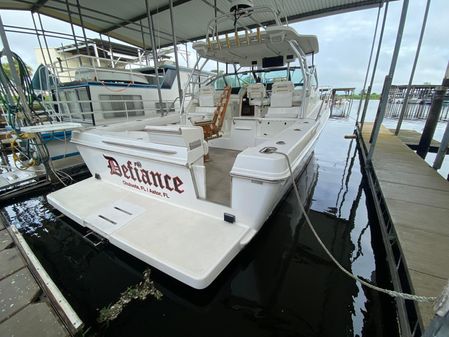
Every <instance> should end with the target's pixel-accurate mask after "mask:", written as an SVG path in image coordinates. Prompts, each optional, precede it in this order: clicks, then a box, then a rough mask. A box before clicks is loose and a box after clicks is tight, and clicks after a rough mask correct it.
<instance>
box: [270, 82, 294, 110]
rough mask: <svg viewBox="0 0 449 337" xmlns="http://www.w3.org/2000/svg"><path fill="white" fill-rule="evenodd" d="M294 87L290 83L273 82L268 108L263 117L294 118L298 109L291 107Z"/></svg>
mask: <svg viewBox="0 0 449 337" xmlns="http://www.w3.org/2000/svg"><path fill="white" fill-rule="evenodd" d="M293 94H294V85H293V82H291V81H281V82H275V83H274V84H273V88H272V92H271V100H270V107H269V108H268V111H267V114H266V115H265V117H268V118H296V117H298V113H299V109H298V107H297V106H293Z"/></svg>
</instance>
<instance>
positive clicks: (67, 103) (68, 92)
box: [60, 87, 92, 121]
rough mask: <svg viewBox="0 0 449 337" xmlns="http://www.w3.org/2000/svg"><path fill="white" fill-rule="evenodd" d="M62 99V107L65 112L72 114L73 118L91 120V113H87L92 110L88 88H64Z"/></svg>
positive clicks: (61, 92) (61, 93)
mask: <svg viewBox="0 0 449 337" xmlns="http://www.w3.org/2000/svg"><path fill="white" fill-rule="evenodd" d="M60 100H61V101H62V103H61V104H60V107H61V108H62V110H63V111H64V114H67V115H69V114H70V117H71V119H74V120H77V121H85V120H90V118H91V117H90V116H89V114H85V113H86V112H92V109H91V105H90V98H89V93H88V88H86V87H81V88H73V89H63V90H61V91H60Z"/></svg>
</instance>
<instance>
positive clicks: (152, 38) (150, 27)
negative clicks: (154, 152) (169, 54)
mask: <svg viewBox="0 0 449 337" xmlns="http://www.w3.org/2000/svg"><path fill="white" fill-rule="evenodd" d="M145 5H146V9H147V19H148V30H149V33H150V41H151V49H152V51H153V61H154V74H155V75H156V85H157V96H158V98H159V106H160V111H161V116H164V115H165V114H164V107H163V105H162V93H161V83H160V80H159V66H158V62H159V60H158V56H157V45H156V37H155V36H154V21H153V16H152V15H151V11H150V3H149V0H146V1H145ZM156 112H157V108H156ZM167 113H168V112H167Z"/></svg>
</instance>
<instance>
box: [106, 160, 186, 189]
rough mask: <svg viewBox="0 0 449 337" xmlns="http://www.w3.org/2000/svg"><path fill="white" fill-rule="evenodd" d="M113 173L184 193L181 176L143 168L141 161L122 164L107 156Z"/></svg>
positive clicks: (129, 161)
mask: <svg viewBox="0 0 449 337" xmlns="http://www.w3.org/2000/svg"><path fill="white" fill-rule="evenodd" d="M103 157H104V158H105V159H106V160H107V163H108V167H109V169H110V172H109V173H110V174H111V175H116V176H119V177H122V178H125V179H128V180H132V181H135V182H139V183H143V184H146V185H148V186H154V187H158V188H160V189H163V190H168V191H175V192H177V193H179V194H181V193H183V192H184V190H183V189H182V185H183V184H184V183H183V181H182V180H181V179H180V178H179V177H177V176H176V177H174V178H172V177H171V176H170V175H168V174H163V173H160V172H157V171H149V170H146V169H144V168H142V164H141V163H140V162H135V163H133V162H132V161H131V160H128V162H127V163H126V164H122V165H120V164H119V163H118V162H117V160H116V159H115V158H113V157H109V156H105V155H103Z"/></svg>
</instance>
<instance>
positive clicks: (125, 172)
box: [122, 165, 130, 179]
mask: <svg viewBox="0 0 449 337" xmlns="http://www.w3.org/2000/svg"><path fill="white" fill-rule="evenodd" d="M122 172H123V176H124V177H125V178H126V179H129V178H130V177H129V174H128V168H127V167H126V166H125V165H122Z"/></svg>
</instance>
